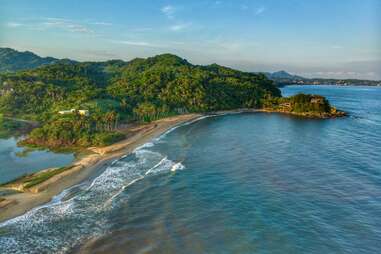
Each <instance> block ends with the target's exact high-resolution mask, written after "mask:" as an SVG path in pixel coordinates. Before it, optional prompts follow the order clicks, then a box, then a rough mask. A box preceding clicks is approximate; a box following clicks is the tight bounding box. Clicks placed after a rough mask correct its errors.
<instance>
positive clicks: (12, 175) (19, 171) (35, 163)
mask: <svg viewBox="0 0 381 254" xmlns="http://www.w3.org/2000/svg"><path fill="white" fill-rule="evenodd" d="M17 141H18V138H15V137H10V138H0V184H2V183H6V182H8V181H10V180H13V179H16V178H18V177H20V176H22V175H25V174H30V173H34V172H37V171H40V170H42V169H46V168H52V167H62V166H65V165H67V164H69V163H70V162H72V161H73V160H74V156H73V154H62V153H61V154H60V153H53V152H49V151H42V150H41V151H38V150H34V151H30V152H27V153H24V154H23V151H24V148H20V147H18V146H17Z"/></svg>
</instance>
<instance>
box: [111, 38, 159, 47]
mask: <svg viewBox="0 0 381 254" xmlns="http://www.w3.org/2000/svg"><path fill="white" fill-rule="evenodd" d="M111 42H112V43H116V44H124V45H129V46H136V47H149V48H162V47H163V45H159V44H154V43H150V42H146V41H128V40H112V41H111Z"/></svg>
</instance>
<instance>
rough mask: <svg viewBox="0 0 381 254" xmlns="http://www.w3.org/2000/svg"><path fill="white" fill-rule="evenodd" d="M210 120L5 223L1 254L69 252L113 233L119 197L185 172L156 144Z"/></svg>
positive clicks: (0, 233)
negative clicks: (153, 178)
mask: <svg viewBox="0 0 381 254" xmlns="http://www.w3.org/2000/svg"><path fill="white" fill-rule="evenodd" d="M206 117H209V116H206ZM206 117H200V118H198V119H196V120H193V121H190V122H187V123H184V124H181V125H178V126H175V127H173V128H171V129H170V130H168V131H167V132H165V133H164V134H162V135H161V136H160V137H159V138H157V139H154V140H153V141H152V142H148V143H146V144H144V145H142V146H140V147H138V148H136V149H135V150H134V151H133V152H132V153H131V154H129V155H126V156H123V157H121V158H120V159H118V160H115V161H113V162H112V163H111V165H110V166H108V167H107V168H106V169H105V170H104V172H103V173H101V174H100V175H99V176H98V177H96V178H95V179H94V180H93V181H91V182H90V181H87V182H83V183H81V184H79V185H76V186H73V187H71V188H69V189H66V190H64V191H63V192H62V193H60V194H59V195H57V196H55V197H54V198H53V199H52V201H51V202H49V203H47V204H45V205H43V206H39V207H36V208H34V209H32V210H31V211H29V212H27V213H25V214H24V215H21V216H18V217H16V218H13V219H10V220H8V221H5V222H3V223H1V224H0V253H4V254H5V253H15V254H16V253H65V252H67V251H68V250H70V249H71V248H73V247H74V246H75V245H77V244H78V243H80V242H81V241H83V240H85V239H89V238H92V237H99V236H101V235H104V234H105V233H107V232H108V230H109V228H108V220H107V214H108V213H109V212H110V210H112V209H113V208H115V207H116V206H117V205H118V202H123V200H120V199H118V197H119V196H120V194H122V193H123V192H124V191H125V190H126V189H127V188H128V187H129V186H131V185H133V184H135V183H137V182H139V181H140V180H142V179H144V178H145V177H151V176H154V175H157V174H163V173H169V172H175V171H177V170H182V169H184V168H185V166H184V165H183V164H182V162H179V161H177V162H176V161H172V160H170V159H168V156H166V155H163V154H161V153H159V152H156V151H153V150H152V149H151V150H150V148H153V147H154V146H155V142H158V141H159V140H161V139H162V138H163V137H165V136H166V135H167V134H168V133H170V132H172V131H174V130H175V129H177V128H179V127H181V126H185V125H189V124H191V123H194V122H195V121H199V120H201V119H203V118H206ZM158 143H159V142H158ZM68 196H69V197H70V198H67V197H68ZM66 198H67V199H66ZM124 202H125V201H124Z"/></svg>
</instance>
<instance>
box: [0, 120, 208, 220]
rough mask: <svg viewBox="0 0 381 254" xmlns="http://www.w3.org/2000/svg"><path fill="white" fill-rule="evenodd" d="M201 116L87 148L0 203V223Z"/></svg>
mask: <svg viewBox="0 0 381 254" xmlns="http://www.w3.org/2000/svg"><path fill="white" fill-rule="evenodd" d="M200 116H202V115H201V114H186V115H179V116H174V117H168V118H164V119H160V120H157V121H154V122H151V123H149V124H144V125H135V126H131V127H128V128H126V130H125V131H128V132H129V133H132V134H130V135H129V136H127V138H126V139H125V140H123V141H121V142H118V143H116V144H113V145H110V146H107V147H101V148H97V147H93V148H88V150H90V151H91V152H92V153H91V154H90V155H87V156H84V157H83V158H80V159H78V160H76V161H75V162H73V164H72V167H71V169H70V170H67V171H64V172H63V173H61V174H58V175H55V176H53V177H51V178H50V179H48V180H47V181H45V182H43V183H42V184H39V185H38V186H36V187H34V188H33V189H32V190H31V191H30V192H23V193H17V194H12V195H9V196H6V197H5V200H3V201H1V202H0V222H1V221H5V220H8V219H11V218H14V217H17V216H19V215H22V214H24V213H25V212H27V211H29V210H31V209H33V208H34V207H37V206H40V205H43V204H45V203H47V202H49V201H51V200H52V198H53V197H54V196H56V195H58V194H59V193H61V192H62V191H63V190H65V189H67V188H70V187H71V186H74V185H76V184H78V183H80V182H82V181H84V180H86V179H88V178H89V177H91V176H92V175H93V174H95V173H96V172H98V171H100V170H102V169H103V168H104V166H106V165H107V164H109V163H111V162H112V161H113V160H115V159H117V158H120V157H121V156H123V155H126V154H129V153H130V152H132V151H133V150H134V149H135V148H137V147H139V146H141V145H143V144H144V143H146V142H148V141H150V140H151V139H153V138H154V137H157V136H160V135H161V134H163V133H164V132H166V131H167V130H169V129H170V128H172V127H174V126H176V125H179V124H182V123H184V122H187V121H191V120H194V119H196V118H198V117H200Z"/></svg>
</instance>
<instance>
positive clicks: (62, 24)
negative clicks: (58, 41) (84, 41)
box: [37, 19, 94, 33]
mask: <svg viewBox="0 0 381 254" xmlns="http://www.w3.org/2000/svg"><path fill="white" fill-rule="evenodd" d="M37 25H40V28H41V29H44V28H46V29H52V28H57V29H61V30H64V31H67V32H72V33H94V31H93V30H91V29H90V28H88V27H87V26H85V25H82V24H79V23H74V22H72V21H67V20H64V19H62V20H51V21H46V22H42V23H40V24H37Z"/></svg>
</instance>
